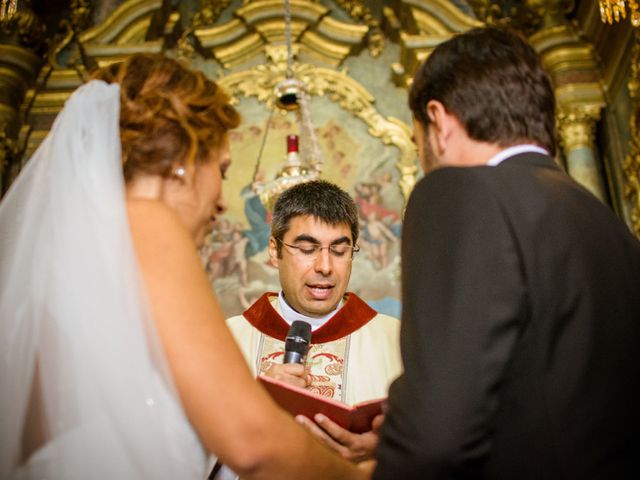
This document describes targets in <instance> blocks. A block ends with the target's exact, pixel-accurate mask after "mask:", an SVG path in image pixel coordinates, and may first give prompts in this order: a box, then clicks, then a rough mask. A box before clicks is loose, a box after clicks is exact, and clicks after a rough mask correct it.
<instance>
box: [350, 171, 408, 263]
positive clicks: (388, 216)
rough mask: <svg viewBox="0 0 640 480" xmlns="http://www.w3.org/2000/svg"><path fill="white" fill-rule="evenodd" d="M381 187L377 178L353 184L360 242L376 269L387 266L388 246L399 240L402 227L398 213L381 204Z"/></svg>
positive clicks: (388, 259)
mask: <svg viewBox="0 0 640 480" xmlns="http://www.w3.org/2000/svg"><path fill="white" fill-rule="evenodd" d="M381 189H382V184H381V183H379V182H377V181H374V182H359V183H357V184H356V185H355V202H356V205H357V206H358V214H359V216H360V223H361V230H362V238H361V240H360V244H361V246H362V249H363V250H364V252H365V253H366V254H367V256H368V257H369V259H370V260H371V262H372V263H373V265H374V267H375V268H378V269H383V268H385V267H387V266H388V265H389V263H390V260H391V259H390V257H389V248H390V245H391V243H393V242H395V241H396V240H398V238H399V236H400V230H401V220H400V214H399V213H398V212H396V211H395V210H392V209H390V208H387V207H386V206H385V205H384V204H383V200H382V196H381V194H380V191H381Z"/></svg>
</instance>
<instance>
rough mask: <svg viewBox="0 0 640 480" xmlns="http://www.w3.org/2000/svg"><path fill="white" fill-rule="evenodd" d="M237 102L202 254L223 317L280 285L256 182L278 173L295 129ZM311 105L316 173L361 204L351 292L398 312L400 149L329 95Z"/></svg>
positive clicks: (262, 108) (287, 120) (292, 118)
mask: <svg viewBox="0 0 640 480" xmlns="http://www.w3.org/2000/svg"><path fill="white" fill-rule="evenodd" d="M237 107H238V109H239V110H240V111H241V113H242V115H243V119H244V121H243V123H242V125H241V126H240V127H239V128H237V129H236V130H234V131H232V132H231V133H230V146H231V156H232V166H231V168H230V169H229V170H228V171H227V179H226V181H225V182H224V194H225V198H226V201H227V204H228V210H227V212H226V213H225V214H224V215H222V216H221V217H220V218H219V220H218V221H217V223H216V225H215V227H214V230H213V232H212V233H211V235H210V236H209V237H208V239H207V242H206V245H205V247H204V248H203V250H202V252H201V253H202V258H203V261H204V263H205V267H206V270H207V273H208V275H209V278H210V281H211V283H212V285H213V287H214V289H215V291H216V293H217V294H218V298H219V299H220V302H221V305H222V308H223V310H224V312H225V314H226V315H227V316H231V315H236V314H240V313H242V312H243V311H244V310H245V309H246V308H248V307H249V306H250V305H251V304H252V303H253V302H254V301H255V300H256V299H257V298H258V297H259V296H260V295H262V293H264V292H265V291H279V290H280V287H279V280H278V271H277V269H276V268H275V267H273V266H272V265H271V263H270V259H269V255H268V248H267V247H268V243H269V236H270V217H271V214H270V211H269V210H268V209H267V208H266V207H265V205H263V204H262V202H261V200H260V197H259V196H258V195H257V193H256V189H255V186H256V183H257V182H264V181H268V180H270V179H273V178H274V177H275V175H276V174H277V173H278V171H279V169H280V168H281V167H282V165H283V162H284V160H285V155H286V137H287V135H289V134H300V119H299V116H298V115H296V113H295V112H286V111H283V110H279V109H275V110H274V111H273V112H272V111H270V110H269V108H268V107H267V106H266V105H265V104H263V103H261V102H259V101H257V100H256V99H254V98H242V99H241V101H240V102H239V104H238V105H237ZM310 107H311V108H310V111H311V112H312V116H313V118H312V122H313V125H314V127H315V128H314V130H315V134H316V138H317V141H318V144H319V147H320V150H321V158H322V171H321V174H320V178H322V179H324V180H327V181H330V182H333V183H336V184H337V185H339V186H340V187H341V188H343V189H344V190H346V191H347V192H348V193H349V194H350V195H352V197H353V198H354V200H355V203H356V205H357V207H358V212H359V219H360V237H359V239H358V242H357V243H358V245H359V246H360V248H361V250H360V252H358V253H357V254H355V257H354V260H353V270H352V275H351V281H350V284H349V288H348V291H352V292H354V293H356V294H357V295H359V296H360V297H361V298H363V299H364V300H365V301H366V302H367V303H368V304H369V305H371V306H372V307H373V308H375V309H376V310H378V311H380V312H382V313H386V314H389V315H393V316H399V315H400V299H399V290H400V285H399V281H400V249H399V246H400V234H401V223H402V222H401V219H402V210H403V207H404V197H403V194H402V191H401V188H400V172H399V170H398V168H397V163H398V157H399V151H398V149H397V148H396V147H395V146H394V145H385V144H384V142H383V141H382V140H381V139H380V138H377V137H375V136H372V135H371V133H370V129H369V127H368V126H367V124H366V123H365V122H363V121H362V120H361V119H359V118H357V117H356V116H354V115H352V114H351V113H349V112H347V111H345V110H344V109H342V108H340V106H339V105H336V104H335V103H333V102H332V101H331V100H330V99H328V98H325V97H314V98H313V99H312V101H311V104H310Z"/></svg>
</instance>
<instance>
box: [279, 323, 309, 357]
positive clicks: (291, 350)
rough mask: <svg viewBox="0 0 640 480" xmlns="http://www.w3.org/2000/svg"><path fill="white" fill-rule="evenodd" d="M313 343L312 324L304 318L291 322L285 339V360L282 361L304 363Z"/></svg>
mask: <svg viewBox="0 0 640 480" xmlns="http://www.w3.org/2000/svg"><path fill="white" fill-rule="evenodd" d="M310 343H311V325H309V324H308V323H307V322H303V321H302V320H296V321H295V322H293V323H292V324H291V327H290V328H289V332H288V333H287V338H286V339H285V341H284V360H283V361H282V363H304V361H305V359H306V357H307V352H308V351H309V344H310Z"/></svg>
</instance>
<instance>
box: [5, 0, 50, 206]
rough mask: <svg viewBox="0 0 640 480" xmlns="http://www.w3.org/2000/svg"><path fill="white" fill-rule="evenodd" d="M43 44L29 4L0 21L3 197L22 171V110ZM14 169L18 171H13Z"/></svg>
mask: <svg viewBox="0 0 640 480" xmlns="http://www.w3.org/2000/svg"><path fill="white" fill-rule="evenodd" d="M43 40H44V27H43V26H42V24H41V23H40V21H39V19H38V18H37V17H36V16H35V14H34V13H33V11H31V9H30V8H29V2H27V1H22V2H20V6H19V7H18V10H16V11H11V12H9V11H7V12H3V15H2V18H0V193H4V192H5V191H6V189H7V188H8V186H9V184H10V183H11V181H12V179H13V177H14V176H15V174H16V173H17V171H18V170H19V165H17V163H18V162H19V160H20V158H21V157H22V151H23V147H22V143H23V142H22V141H21V139H22V136H21V134H20V133H21V128H22V121H23V118H22V117H21V112H20V108H21V105H22V101H23V100H24V98H25V95H26V93H27V89H28V88H29V87H30V86H31V85H33V83H34V81H35V80H36V77H37V75H38V72H39V70H40V66H41V64H42V59H41V57H40V55H38V53H37V50H38V48H39V47H40V46H41V42H42V41H43ZM14 167H15V168H14Z"/></svg>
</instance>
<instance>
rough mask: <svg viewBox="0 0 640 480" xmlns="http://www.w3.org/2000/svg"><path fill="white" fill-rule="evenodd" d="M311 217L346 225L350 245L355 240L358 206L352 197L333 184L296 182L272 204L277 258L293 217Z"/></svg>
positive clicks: (357, 228) (319, 181) (272, 232)
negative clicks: (349, 230) (349, 231)
mask: <svg viewBox="0 0 640 480" xmlns="http://www.w3.org/2000/svg"><path fill="white" fill-rule="evenodd" d="M300 216H311V217H315V218H317V219H318V220H320V221H322V222H324V223H326V224H328V225H332V226H333V225H340V224H346V225H348V226H349V228H350V229H351V241H352V242H353V245H355V244H356V241H357V240H358V233H359V226H358V209H357V207H356V204H355V202H354V201H353V198H351V196H350V195H349V194H348V193H347V192H345V191H344V190H342V189H341V188H340V187H339V186H337V185H336V184H334V183H331V182H327V181H325V180H313V181H310V182H304V183H299V184H297V185H294V186H293V187H290V188H289V189H287V190H285V191H284V192H283V193H281V194H280V196H279V197H278V199H277V200H276V203H275V206H274V207H273V217H272V220H271V236H272V237H273V238H275V239H276V240H278V241H277V242H276V243H277V244H278V245H277V251H278V257H280V255H281V253H282V243H281V242H282V239H283V238H284V235H285V234H286V233H287V232H288V231H289V228H290V223H291V220H292V219H293V218H295V217H300Z"/></svg>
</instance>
